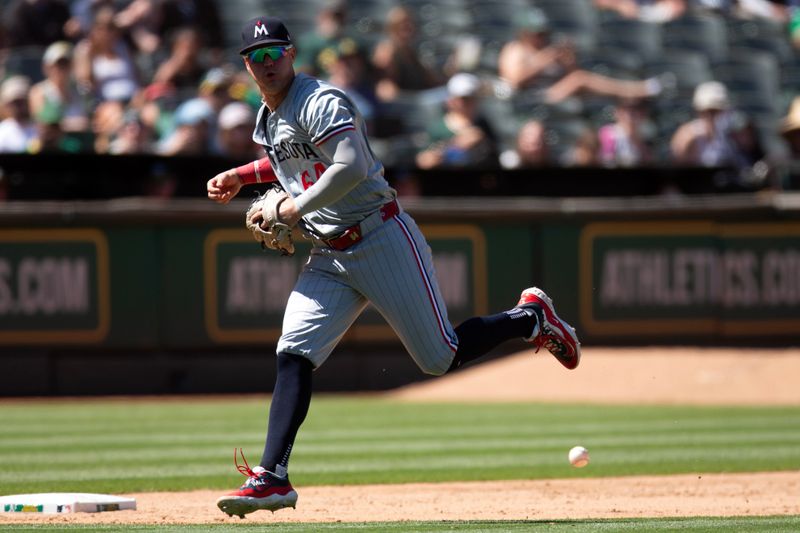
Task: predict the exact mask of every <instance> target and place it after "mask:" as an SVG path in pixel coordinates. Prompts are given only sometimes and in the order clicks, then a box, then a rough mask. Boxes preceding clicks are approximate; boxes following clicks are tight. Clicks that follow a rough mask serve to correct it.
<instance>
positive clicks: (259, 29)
mask: <svg viewBox="0 0 800 533" xmlns="http://www.w3.org/2000/svg"><path fill="white" fill-rule="evenodd" d="M259 35H266V36H267V37H269V32H268V31H267V26H266V25H264V24H261V21H260V20H259V21H258V24H256V26H255V31H254V33H253V39H255V38H257V37H258V36H259Z"/></svg>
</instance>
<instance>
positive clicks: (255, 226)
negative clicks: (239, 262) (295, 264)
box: [244, 187, 294, 255]
mask: <svg viewBox="0 0 800 533" xmlns="http://www.w3.org/2000/svg"><path fill="white" fill-rule="evenodd" d="M288 197H289V195H288V194H286V192H285V191H283V190H281V189H278V188H275V187H273V188H271V189H269V190H268V191H267V192H265V193H264V194H262V195H261V196H259V197H258V198H256V199H255V200H253V203H252V204H250V208H249V209H248V210H247V214H246V215H245V219H244V223H245V226H247V229H249V230H250V231H251V232H252V233H253V237H254V238H255V240H256V241H258V242H260V243H261V247H262V248H265V249H266V248H269V249H270V250H278V251H279V252H280V253H281V255H294V242H293V241H292V228H290V227H289V226H288V225H286V224H284V223H283V222H281V221H280V219H279V218H278V208H279V207H280V205H281V202H283V201H284V200H285V199H287V198H288Z"/></svg>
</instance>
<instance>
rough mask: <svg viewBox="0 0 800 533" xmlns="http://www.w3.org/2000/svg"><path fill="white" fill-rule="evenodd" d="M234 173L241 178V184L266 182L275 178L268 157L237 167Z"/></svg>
mask: <svg viewBox="0 0 800 533" xmlns="http://www.w3.org/2000/svg"><path fill="white" fill-rule="evenodd" d="M236 174H237V175H238V176H239V179H240V180H242V184H243V185H249V184H251V183H267V182H270V181H275V180H276V177H275V172H273V171H272V165H270V163H269V158H268V157H264V158H261V159H259V160H257V161H253V162H251V163H247V164H246V165H242V166H240V167H237V168H236Z"/></svg>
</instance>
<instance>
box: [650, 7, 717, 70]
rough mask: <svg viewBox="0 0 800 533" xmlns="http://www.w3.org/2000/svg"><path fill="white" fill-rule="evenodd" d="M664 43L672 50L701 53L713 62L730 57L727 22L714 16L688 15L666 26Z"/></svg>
mask: <svg viewBox="0 0 800 533" xmlns="http://www.w3.org/2000/svg"><path fill="white" fill-rule="evenodd" d="M663 43H664V47H665V48H669V49H672V50H677V49H681V50H690V51H695V52H701V53H703V54H705V55H706V57H708V59H709V60H710V61H712V62H715V61H723V60H725V59H726V58H727V57H728V39H727V27H726V25H725V21H724V20H723V19H722V18H721V17H718V16H716V15H712V14H702V15H699V14H696V15H688V16H684V17H681V18H679V19H675V20H673V21H670V22H667V23H666V24H664V34H663Z"/></svg>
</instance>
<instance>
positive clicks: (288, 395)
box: [261, 353, 314, 477]
mask: <svg viewBox="0 0 800 533" xmlns="http://www.w3.org/2000/svg"><path fill="white" fill-rule="evenodd" d="M277 360H278V362H277V365H278V375H277V378H276V379H275V390H274V391H273V392H272V402H271V404H270V407H269V429H268V430H267V443H266V445H265V446H264V455H263V456H262V457H261V466H263V467H264V468H266V469H267V470H269V471H270V472H274V473H276V474H277V475H278V476H281V477H283V476H285V475H286V469H287V467H288V464H289V455H290V454H291V453H292V446H293V445H294V439H295V437H296V436H297V430H298V429H300V425H301V424H302V423H303V420H305V418H306V414H307V413H308V406H309V405H310V404H311V371H312V370H313V369H314V367H313V365H312V364H311V361H309V360H308V359H306V358H305V357H302V356H300V355H295V354H289V353H279V354H278V357H277Z"/></svg>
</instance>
